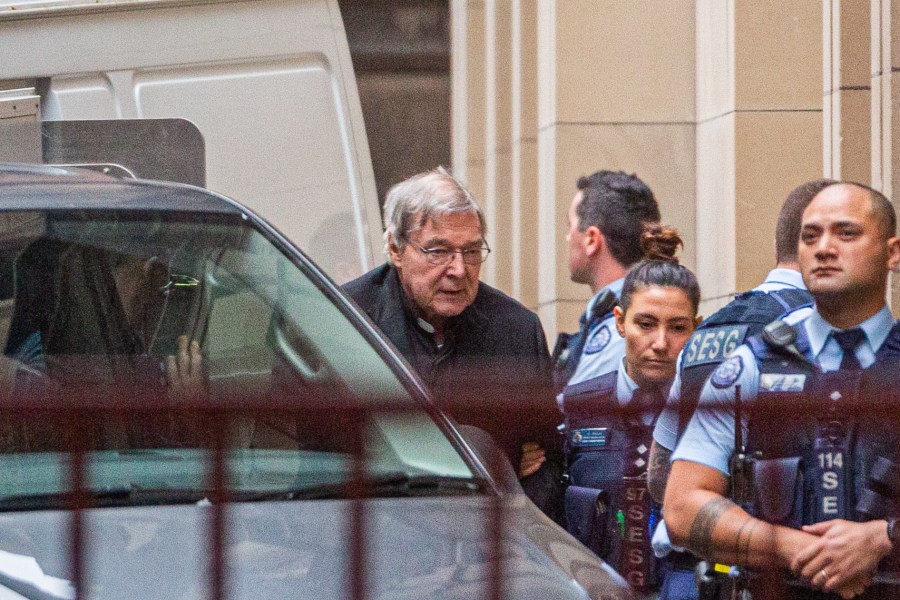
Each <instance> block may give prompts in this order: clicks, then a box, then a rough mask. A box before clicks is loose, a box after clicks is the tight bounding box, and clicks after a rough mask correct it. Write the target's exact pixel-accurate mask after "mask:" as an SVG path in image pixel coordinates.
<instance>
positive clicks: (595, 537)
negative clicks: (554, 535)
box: [563, 371, 663, 591]
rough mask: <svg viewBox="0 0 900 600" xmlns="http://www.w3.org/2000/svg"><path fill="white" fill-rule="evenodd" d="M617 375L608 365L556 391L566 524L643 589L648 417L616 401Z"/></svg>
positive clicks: (650, 581) (653, 567) (655, 508)
mask: <svg viewBox="0 0 900 600" xmlns="http://www.w3.org/2000/svg"><path fill="white" fill-rule="evenodd" d="M617 376H618V373H617V372H616V371H613V372H611V373H607V374H605V375H601V376H600V377H596V378H593V379H589V380H587V381H584V382H582V383H578V384H575V385H570V386H568V387H567V388H566V390H565V392H564V397H563V413H564V414H565V426H566V454H567V457H568V461H569V464H568V475H569V487H568V488H567V489H566V501H565V505H566V506H565V509H566V522H567V529H568V531H569V532H570V533H571V534H572V535H574V536H575V537H576V538H578V539H579V540H580V541H581V542H582V543H584V544H585V545H586V546H588V547H589V548H591V549H592V550H594V552H596V553H597V554H598V555H599V556H600V557H601V558H603V559H604V560H606V561H607V562H609V563H610V565H612V566H613V568H615V569H616V570H617V571H619V573H620V574H621V575H622V576H623V577H625V579H626V580H628V582H629V583H630V584H631V585H632V587H633V588H635V590H636V591H642V590H643V591H649V590H651V589H655V588H656V586H657V583H658V570H659V568H660V564H659V561H658V560H657V559H656V558H655V557H654V556H653V552H652V550H651V546H650V539H651V536H652V534H653V529H654V528H655V526H656V521H657V519H658V517H659V508H660V507H659V505H658V504H656V502H654V501H653V500H652V499H651V498H650V494H649V492H648V490H647V480H646V473H647V460H648V458H649V455H650V443H651V441H652V432H653V425H652V422H651V423H650V424H645V423H644V422H643V420H642V419H641V414H640V412H639V410H637V408H636V407H635V408H632V407H629V406H625V407H623V406H622V405H620V404H619V402H618V400H617V399H616V378H617ZM662 403H663V401H662V400H661V401H660V403H659V406H658V407H657V410H656V411H655V415H654V418H653V421H654V422H655V417H656V416H657V415H658V414H659V410H661V409H662Z"/></svg>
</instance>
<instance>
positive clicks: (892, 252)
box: [887, 237, 900, 271]
mask: <svg viewBox="0 0 900 600" xmlns="http://www.w3.org/2000/svg"><path fill="white" fill-rule="evenodd" d="M887 249H888V269H889V270H891V271H896V270H897V265H900V238H898V237H892V238H888V241H887Z"/></svg>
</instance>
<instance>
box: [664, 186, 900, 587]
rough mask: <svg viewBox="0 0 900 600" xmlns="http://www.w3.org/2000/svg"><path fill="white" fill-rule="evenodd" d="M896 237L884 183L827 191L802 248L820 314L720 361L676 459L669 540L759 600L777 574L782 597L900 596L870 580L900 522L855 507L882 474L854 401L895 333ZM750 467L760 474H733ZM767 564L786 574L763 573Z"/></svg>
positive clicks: (899, 246) (808, 219)
mask: <svg viewBox="0 0 900 600" xmlns="http://www.w3.org/2000/svg"><path fill="white" fill-rule="evenodd" d="M895 232H896V216H895V213H894V209H893V207H892V206H891V203H890V201H889V200H888V199H887V198H885V197H884V196H883V195H882V194H880V193H879V192H877V191H875V190H872V189H871V188H868V187H867V186H864V185H861V184H857V183H838V184H834V185H830V186H828V187H826V188H825V189H823V190H822V191H821V192H819V193H818V194H817V195H816V196H815V198H814V199H813V201H812V202H811V203H810V205H809V206H808V207H807V208H806V210H805V211H804V213H803V220H802V227H801V233H800V242H799V245H798V260H799V264H800V270H801V273H802V275H803V280H804V281H805V282H806V285H807V287H808V289H809V291H810V292H811V293H812V295H813V298H814V300H815V308H814V310H813V311H812V312H811V313H810V314H809V315H808V316H806V317H804V318H801V319H799V320H797V319H793V320H791V319H786V320H785V321H776V322H774V323H773V324H770V325H768V326H766V328H765V329H764V330H763V333H762V334H761V335H760V336H753V337H751V338H750V339H749V340H748V343H745V344H744V345H742V346H740V347H739V348H738V349H737V350H736V351H735V352H734V353H733V354H732V355H731V356H730V357H729V358H728V359H727V360H726V361H724V362H723V363H721V364H720V365H719V366H718V367H717V368H716V370H715V371H714V372H713V374H712V375H711V377H710V379H709V381H707V383H706V384H705V385H704V388H703V391H702V393H701V397H700V403H699V406H698V408H697V410H696V411H695V413H694V415H693V417H692V418H691V421H690V423H689V424H688V427H687V430H686V431H685V433H684V435H683V436H682V438H681V440H680V441H679V443H678V446H677V448H676V449H675V452H674V453H673V455H672V460H673V465H672V472H671V476H670V477H669V483H668V485H667V487H666V494H665V514H666V523H667V525H668V529H669V533H670V535H671V537H672V541H673V542H674V543H676V544H678V545H684V546H686V547H687V548H688V549H690V550H691V551H693V552H695V553H696V554H698V555H699V556H702V557H704V558H707V559H710V560H712V561H716V562H719V563H724V564H731V565H742V566H744V567H746V568H747V569H749V571H750V573H751V575H750V577H749V585H750V588H751V590H753V589H754V588H755V590H756V592H755V593H754V596H756V593H758V594H759V595H760V596H764V594H765V593H766V592H767V591H769V592H771V589H770V588H769V586H770V585H771V584H772V582H778V581H783V582H784V585H785V587H784V589H783V590H781V591H780V592H778V593H779V596H778V597H788V598H804V599H806V598H829V597H836V596H834V594H838V595H840V596H841V597H843V598H851V597H855V596H857V595H859V594H863V593H864V594H865V596H866V597H871V598H881V597H898V595H900V588H897V587H891V586H890V585H888V584H883V583H878V582H877V581H876V583H875V584H873V576H874V575H875V573H876V569H877V568H878V566H879V563H881V561H882V559H883V558H885V557H886V556H888V555H889V554H891V553H892V552H893V550H894V545H895V540H896V537H897V534H898V533H900V528H894V526H893V524H894V521H893V520H892V519H885V518H871V517H870V516H869V515H867V514H865V512H864V511H861V510H859V507H858V506H857V504H856V501H855V500H856V499H858V498H864V497H865V496H866V486H867V485H869V484H868V482H869V481H870V479H871V478H872V477H873V476H874V475H875V474H874V473H872V472H870V471H871V470H872V467H871V461H866V460H862V459H864V458H866V457H867V455H868V454H869V451H870V449H869V448H867V447H866V444H865V440H867V439H870V437H869V436H868V435H867V433H866V432H865V431H862V430H860V429H859V427H857V422H858V418H857V414H856V411H854V410H853V408H854V405H855V402H857V401H858V400H859V387H860V381H861V380H862V379H863V375H864V374H865V373H866V370H867V369H868V368H869V367H871V366H872V365H873V364H875V362H876V360H877V359H879V358H882V357H884V356H885V355H886V354H890V353H892V352H896V348H897V346H898V338H900V328H897V327H894V320H893V318H892V316H891V313H890V311H889V310H888V308H887V306H886V304H885V296H886V292H887V280H888V274H889V272H890V271H891V270H893V269H895V268H896V267H897V265H898V264H900V239H898V238H897V237H896V233H895ZM792 321H797V322H792ZM736 424H738V425H739V426H737V427H736V426H735V425H736ZM893 445H896V444H893ZM748 457H749V458H748ZM748 462H749V464H748ZM747 472H750V473H752V479H751V480H749V481H748V480H747V479H746V478H744V477H743V476H741V478H740V481H738V480H737V477H736V476H737V475H738V474H743V473H747ZM729 476H732V479H733V480H732V482H731V483H732V485H733V491H734V490H737V491H741V490H742V488H745V487H749V490H748V491H747V493H746V494H744V493H741V494H740V495H741V496H743V497H742V498H741V501H740V502H739V503H736V502H735V501H733V500H732V499H730V498H729V497H728V496H729ZM734 484H738V485H734ZM748 484H749V485H748ZM748 510H749V511H750V512H748ZM750 513H752V514H750ZM895 516H896V515H895ZM763 571H770V572H772V571H774V572H777V573H779V574H783V575H784V576H783V577H772V576H769V577H763V576H754V574H758V573H761V572H763ZM879 579H880V578H879ZM882 581H883V580H882ZM886 585H887V587H885V586H886Z"/></svg>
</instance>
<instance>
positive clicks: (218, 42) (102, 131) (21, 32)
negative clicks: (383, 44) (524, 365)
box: [0, 0, 381, 283]
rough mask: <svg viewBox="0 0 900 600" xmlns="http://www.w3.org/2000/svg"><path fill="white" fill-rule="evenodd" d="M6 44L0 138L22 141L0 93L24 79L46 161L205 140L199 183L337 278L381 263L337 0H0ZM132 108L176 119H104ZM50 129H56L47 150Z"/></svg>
mask: <svg viewBox="0 0 900 600" xmlns="http://www.w3.org/2000/svg"><path fill="white" fill-rule="evenodd" d="M0 56H2V57H3V59H2V60H0V147H2V146H3V140H4V139H5V140H6V143H7V144H8V145H13V146H15V147H21V146H22V145H21V144H20V143H19V140H16V139H14V136H13V135H12V134H11V133H10V132H11V131H12V130H11V129H10V128H6V129H4V127H3V125H4V123H7V124H10V123H12V121H16V120H20V119H3V118H2V117H3V116H4V111H3V109H2V105H3V102H4V95H3V94H4V93H6V96H5V99H6V106H7V110H6V115H5V116H7V117H9V116H10V113H11V108H12V104H14V103H15V102H16V94H15V92H11V90H22V89H24V90H26V91H25V95H26V96H28V95H29V94H33V95H34V96H36V97H37V98H38V100H39V103H40V109H39V119H40V120H41V121H42V122H43V134H44V137H45V140H44V143H43V150H44V159H45V161H46V162H60V161H59V160H56V159H58V158H59V157H60V155H62V156H64V157H65V160H63V161H62V162H67V163H72V162H75V163H86V162H112V163H116V162H119V163H121V162H122V161H121V160H116V157H107V156H105V154H104V153H105V152H109V148H110V147H111V146H115V145H117V144H123V143H124V144H126V145H129V146H130V149H129V150H128V152H127V153H126V154H128V155H129V156H132V157H135V156H137V157H140V158H141V159H147V160H149V161H150V162H153V161H158V160H159V159H160V156H162V157H165V158H167V159H168V163H167V165H168V166H169V167H172V168H175V169H176V170H177V169H178V168H181V169H184V168H186V165H187V166H190V164H191V162H192V161H194V162H198V155H199V156H200V157H201V158H202V156H203V147H204V146H205V160H199V169H200V176H201V177H202V181H200V182H199V183H201V185H204V186H205V187H207V188H209V189H211V190H214V191H216V192H220V193H223V194H225V195H228V196H231V197H234V198H239V199H241V200H243V201H245V202H246V203H248V205H249V206H250V208H252V209H254V210H255V211H256V212H257V213H258V214H260V215H262V216H263V217H264V218H266V219H268V220H269V221H270V222H271V223H272V224H274V225H275V226H276V227H277V228H278V229H279V230H280V231H281V232H282V233H284V234H285V235H286V236H287V237H288V238H290V239H291V240H292V241H293V242H294V243H295V244H297V245H298V246H300V247H302V248H304V249H306V250H307V251H308V253H309V254H310V255H311V256H312V257H313V259H314V260H316V262H318V263H319V264H320V265H322V266H323V268H325V270H326V271H328V272H329V274H331V275H332V277H333V278H334V279H336V280H337V281H338V282H339V283H340V282H343V281H346V280H349V279H350V278H352V277H355V276H357V275H359V274H361V273H363V272H365V271H366V270H368V269H369V268H370V267H372V266H373V265H374V264H375V263H376V262H377V261H378V260H379V256H380V253H381V241H380V239H381V226H380V209H379V204H378V198H377V193H376V188H375V181H374V176H373V173H372V166H371V160H370V156H369V148H368V143H367V141H366V136H365V129H364V126H363V120H362V112H361V109H360V104H359V97H358V94H357V90H356V82H355V78H354V75H353V67H352V64H351V62H350V54H349V49H348V46H347V40H346V36H345V34H344V28H343V23H342V21H341V16H340V12H339V10H338V7H337V2H336V0H244V1H237V2H228V1H208V0H207V1H197V0H193V1H190V0H98V1H96V2H95V1H93V0H91V1H87V0H18V1H15V2H8V1H0ZM28 90H33V91H32V92H29V91H28ZM19 98H21V95H20V96H19ZM22 104H23V103H22V102H19V103H18V105H19V106H18V107H17V108H18V110H19V111H21V106H22ZM135 119H138V120H142V121H144V122H146V123H147V124H150V125H152V124H159V123H163V124H167V127H168V126H171V125H172V123H173V122H172V121H170V120H172V119H178V120H184V121H180V123H179V122H176V123H175V125H176V127H175V129H174V130H173V129H172V128H171V127H168V128H166V127H163V128H162V129H159V128H158V127H152V126H151V127H150V128H149V129H141V127H140V125H141V123H137V122H134V121H129V122H127V123H125V122H120V123H118V124H117V123H109V122H107V123H103V121H108V120H135ZM158 119H163V120H169V121H156V120H158ZM82 121H91V122H92V123H81V126H79V122H82ZM62 122H66V123H69V122H75V125H72V124H71V123H69V124H68V125H66V126H62ZM91 125H93V126H94V127H95V128H92V127H91ZM135 125H138V126H139V127H138V128H137V129H135V128H134V126H135ZM118 126H121V127H122V129H121V131H129V132H130V133H128V134H127V135H117V132H118V131H120V129H119V128H118ZM126 126H128V127H130V129H129V128H128V127H126ZM97 127H99V128H97ZM185 127H187V128H189V129H191V130H194V132H195V133H198V134H199V136H197V135H195V136H194V138H195V139H199V140H200V143H199V147H198V146H197V145H193V146H190V145H189V146H187V147H178V143H173V140H176V138H177V139H178V140H180V139H182V138H183V139H190V138H191V135H189V134H185ZM144 131H152V132H155V133H154V134H152V135H151V134H146V133H143V132H144ZM172 131H175V132H176V134H173V133H172ZM4 132H6V133H4ZM48 132H50V133H48ZM85 132H87V135H84V134H85ZM76 133H80V134H81V135H76ZM51 134H62V135H63V136H64V140H63V141H62V142H58V143H57V144H56V145H55V146H52V145H51V146H50V147H51V148H52V149H55V152H50V156H47V155H48V137H52V136H51ZM110 138H113V139H110ZM116 138H118V139H116ZM123 140H124V141H123ZM51 141H52V140H51ZM179 143H180V142H179ZM179 152H180V154H179ZM73 157H75V158H74V159H73ZM97 157H99V160H97ZM5 159H6V160H9V156H6V157H5ZM48 159H50V160H48ZM23 162H24V161H23ZM136 162H137V163H140V162H141V161H140V160H138V161H136ZM122 166H124V167H126V168H127V169H129V170H131V171H133V172H135V174H136V175H137V176H139V177H155V176H156V174H155V173H154V172H153V169H150V172H147V171H143V172H142V167H141V165H140V164H123V165H122ZM157 166H158V165H157ZM172 178H174V179H179V178H178V177H172ZM187 182H188V183H198V181H197V180H196V179H189V180H188V181H187Z"/></svg>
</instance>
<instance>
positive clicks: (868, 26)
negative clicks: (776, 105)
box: [822, 0, 880, 184]
mask: <svg viewBox="0 0 900 600" xmlns="http://www.w3.org/2000/svg"><path fill="white" fill-rule="evenodd" d="M822 6H823V8H824V11H823V17H824V18H823V23H824V35H823V37H824V40H823V48H822V49H823V60H824V68H823V83H824V85H823V88H824V98H823V102H822V108H823V110H824V118H823V125H824V144H823V145H822V149H823V158H824V161H823V162H824V170H825V173H826V175H828V176H829V177H833V178H835V179H846V180H850V181H859V182H862V183H867V184H868V183H869V181H870V180H871V177H872V166H873V165H872V131H873V128H872V115H873V110H872V108H873V106H872V101H873V98H872V83H873V82H872V69H871V66H872V59H873V48H872V37H871V35H872V30H873V24H872V18H873V17H875V16H876V14H875V13H873V10H872V9H873V5H872V3H871V2H859V1H858V0H825V2H823V3H822ZM878 8H880V7H878ZM878 12H880V11H878Z"/></svg>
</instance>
